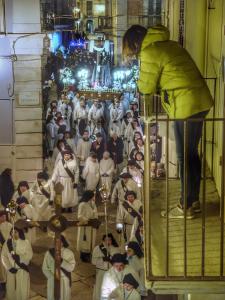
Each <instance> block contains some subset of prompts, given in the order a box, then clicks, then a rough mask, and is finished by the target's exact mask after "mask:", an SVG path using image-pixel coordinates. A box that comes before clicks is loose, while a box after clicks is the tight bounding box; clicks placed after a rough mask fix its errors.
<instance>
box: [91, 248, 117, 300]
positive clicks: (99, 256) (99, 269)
mask: <svg viewBox="0 0 225 300" xmlns="http://www.w3.org/2000/svg"><path fill="white" fill-rule="evenodd" d="M107 251H108V254H109V255H110V256H113V255H114V254H116V253H119V252H120V250H119V248H118V247H114V246H109V247H108V249H107ZM103 257H104V254H103V252H102V251H101V249H100V245H98V246H96V247H95V248H94V250H93V253H92V264H93V265H95V266H96V282H95V286H94V291H93V300H99V299H100V296H101V287H102V280H103V277H104V274H105V272H106V271H108V270H109V268H110V267H111V264H110V263H109V262H106V261H104V260H103Z"/></svg>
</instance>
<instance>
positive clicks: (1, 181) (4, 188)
mask: <svg viewBox="0 0 225 300" xmlns="http://www.w3.org/2000/svg"><path fill="white" fill-rule="evenodd" d="M13 193H14V184H13V181H12V170H11V169H5V170H4V171H3V172H2V174H1V176H0V199H1V203H2V205H3V206H4V207H7V205H8V204H9V202H10V200H11V199H12V196H13Z"/></svg>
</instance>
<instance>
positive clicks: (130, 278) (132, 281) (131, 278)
mask: <svg viewBox="0 0 225 300" xmlns="http://www.w3.org/2000/svg"><path fill="white" fill-rule="evenodd" d="M123 283H128V284H130V285H132V286H133V288H135V289H137V288H138V286H139V283H138V282H137V280H136V279H135V278H134V276H133V275H132V274H131V273H129V274H126V275H125V276H124V278H123Z"/></svg>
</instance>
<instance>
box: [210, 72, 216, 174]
mask: <svg viewBox="0 0 225 300" xmlns="http://www.w3.org/2000/svg"><path fill="white" fill-rule="evenodd" d="M216 84H217V79H216V78H214V91H213V100H214V103H213V119H215V115H216V109H215V105H216V104H215V103H216ZM214 143H215V123H214V121H213V124H212V156H211V176H212V179H213V178H214V176H213V173H214Z"/></svg>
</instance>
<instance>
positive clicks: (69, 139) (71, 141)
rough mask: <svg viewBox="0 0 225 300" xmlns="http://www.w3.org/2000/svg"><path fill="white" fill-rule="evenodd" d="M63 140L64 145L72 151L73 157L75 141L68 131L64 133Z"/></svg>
mask: <svg viewBox="0 0 225 300" xmlns="http://www.w3.org/2000/svg"><path fill="white" fill-rule="evenodd" d="M63 140H64V142H65V144H66V145H68V146H69V147H70V148H71V149H72V151H73V154H74V155H75V154H76V145H75V140H74V139H73V138H72V134H71V133H70V131H66V132H65V133H64V137H63Z"/></svg>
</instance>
